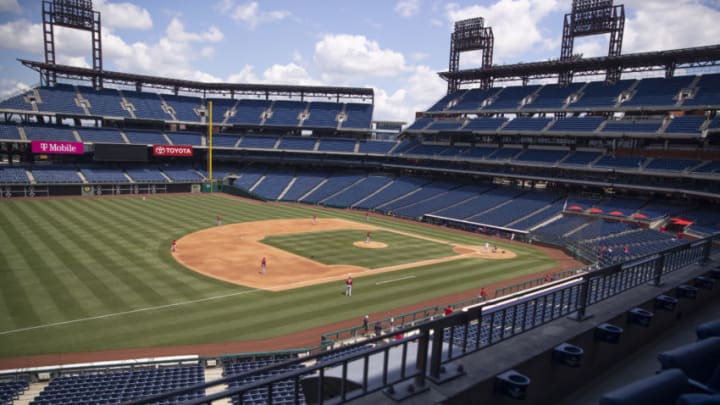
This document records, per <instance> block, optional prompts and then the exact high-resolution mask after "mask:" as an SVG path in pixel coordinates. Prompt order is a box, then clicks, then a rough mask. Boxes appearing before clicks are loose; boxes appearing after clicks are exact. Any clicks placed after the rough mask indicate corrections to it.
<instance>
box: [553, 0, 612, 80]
mask: <svg viewBox="0 0 720 405" xmlns="http://www.w3.org/2000/svg"><path fill="white" fill-rule="evenodd" d="M624 29H625V7H624V6H623V5H622V4H620V5H617V6H615V5H613V0H573V4H572V12H571V13H568V14H565V23H564V24H563V37H562V50H561V51H560V60H561V61H565V60H571V59H572V58H573V45H574V43H575V38H576V37H585V36H591V35H599V34H608V33H609V34H610V44H609V46H608V56H619V55H620V52H621V51H622V39H623V31H624ZM620 73H621V70H620V68H611V69H608V70H607V72H606V75H605V80H606V81H608V82H615V81H617V80H619V79H620ZM572 78H573V72H572V71H566V72H563V73H561V74H560V77H559V79H558V82H559V83H560V84H561V85H568V84H570V83H572Z"/></svg>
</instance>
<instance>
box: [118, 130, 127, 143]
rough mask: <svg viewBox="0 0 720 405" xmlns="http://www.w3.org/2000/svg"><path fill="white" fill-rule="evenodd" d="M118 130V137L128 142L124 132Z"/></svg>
mask: <svg viewBox="0 0 720 405" xmlns="http://www.w3.org/2000/svg"><path fill="white" fill-rule="evenodd" d="M118 132H120V137H122V139H123V140H124V141H125V143H128V144H129V143H130V140H129V139H128V137H127V135H125V132H123V131H118Z"/></svg>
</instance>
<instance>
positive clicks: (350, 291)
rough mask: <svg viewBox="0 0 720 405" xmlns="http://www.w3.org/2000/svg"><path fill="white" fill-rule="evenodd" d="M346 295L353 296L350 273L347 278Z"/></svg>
mask: <svg viewBox="0 0 720 405" xmlns="http://www.w3.org/2000/svg"><path fill="white" fill-rule="evenodd" d="M345 295H346V296H348V297H351V296H352V277H351V276H350V274H348V277H347V280H345Z"/></svg>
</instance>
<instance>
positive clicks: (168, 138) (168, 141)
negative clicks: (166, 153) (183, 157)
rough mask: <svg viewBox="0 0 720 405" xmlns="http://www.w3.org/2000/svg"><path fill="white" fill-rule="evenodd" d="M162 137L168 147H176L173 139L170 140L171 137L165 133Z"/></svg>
mask: <svg viewBox="0 0 720 405" xmlns="http://www.w3.org/2000/svg"><path fill="white" fill-rule="evenodd" d="M162 136H163V138H165V142H167V143H168V145H174V144H173V142H172V139H170V137H169V136H168V135H167V134H166V133H165V132H163V133H162Z"/></svg>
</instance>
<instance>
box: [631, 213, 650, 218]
mask: <svg viewBox="0 0 720 405" xmlns="http://www.w3.org/2000/svg"><path fill="white" fill-rule="evenodd" d="M633 217H635V218H637V219H648V216H647V215H645V214H641V213H639V212H637V213H635V214H634V215H633Z"/></svg>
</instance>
